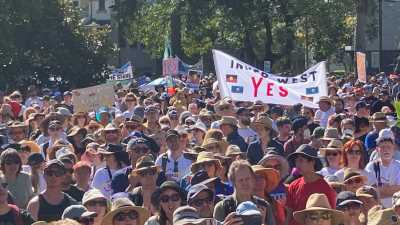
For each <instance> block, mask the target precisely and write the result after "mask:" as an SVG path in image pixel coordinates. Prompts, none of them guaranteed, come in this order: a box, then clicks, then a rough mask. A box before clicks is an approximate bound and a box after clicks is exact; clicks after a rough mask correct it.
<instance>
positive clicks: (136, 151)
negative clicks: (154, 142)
mask: <svg viewBox="0 0 400 225" xmlns="http://www.w3.org/2000/svg"><path fill="white" fill-rule="evenodd" d="M126 149H127V151H128V153H129V157H130V161H131V165H132V166H134V165H135V164H136V161H137V160H138V159H139V158H140V157H142V156H145V155H147V154H149V153H150V148H149V146H148V143H147V140H146V139H144V138H134V139H131V140H130V141H129V142H128V145H127V147H126Z"/></svg>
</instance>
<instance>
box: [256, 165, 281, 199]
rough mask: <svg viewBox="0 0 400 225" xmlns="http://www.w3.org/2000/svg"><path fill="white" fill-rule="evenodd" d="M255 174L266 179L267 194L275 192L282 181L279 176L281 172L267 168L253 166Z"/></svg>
mask: <svg viewBox="0 0 400 225" xmlns="http://www.w3.org/2000/svg"><path fill="white" fill-rule="evenodd" d="M251 168H252V169H253V171H254V173H255V174H260V175H262V176H263V177H264V179H265V181H266V184H265V190H266V191H267V193H270V192H271V191H273V190H275V188H276V187H278V185H279V182H280V181H281V177H280V175H279V171H278V170H276V169H272V168H265V167H263V166H261V165H253V166H251Z"/></svg>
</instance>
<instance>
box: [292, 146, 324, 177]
mask: <svg viewBox="0 0 400 225" xmlns="http://www.w3.org/2000/svg"><path fill="white" fill-rule="evenodd" d="M317 152H318V149H315V148H314V147H312V146H311V145H309V144H302V145H300V147H298V148H297V149H296V151H295V152H293V153H292V154H290V155H289V156H288V161H289V164H290V165H291V166H292V167H295V163H294V160H295V159H296V158H297V156H298V155H301V156H305V157H306V158H311V159H313V160H314V161H315V165H314V169H315V171H320V170H321V169H322V163H321V160H320V159H319V157H318V153H317Z"/></svg>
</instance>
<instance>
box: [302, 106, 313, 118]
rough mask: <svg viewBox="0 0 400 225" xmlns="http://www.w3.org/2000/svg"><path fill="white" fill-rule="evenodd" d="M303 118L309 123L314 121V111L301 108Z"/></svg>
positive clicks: (304, 107)
mask: <svg viewBox="0 0 400 225" xmlns="http://www.w3.org/2000/svg"><path fill="white" fill-rule="evenodd" d="M301 116H303V117H305V118H307V119H308V120H309V121H312V120H313V118H314V110H313V109H311V108H308V107H306V106H303V107H302V108H301Z"/></svg>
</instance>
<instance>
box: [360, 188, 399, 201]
mask: <svg viewBox="0 0 400 225" xmlns="http://www.w3.org/2000/svg"><path fill="white" fill-rule="evenodd" d="M395 194H396V193H395ZM356 196H357V197H368V198H374V199H376V200H378V192H377V190H376V188H374V187H372V186H362V187H360V188H359V189H357V191H356ZM393 196H394V194H393Z"/></svg>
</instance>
